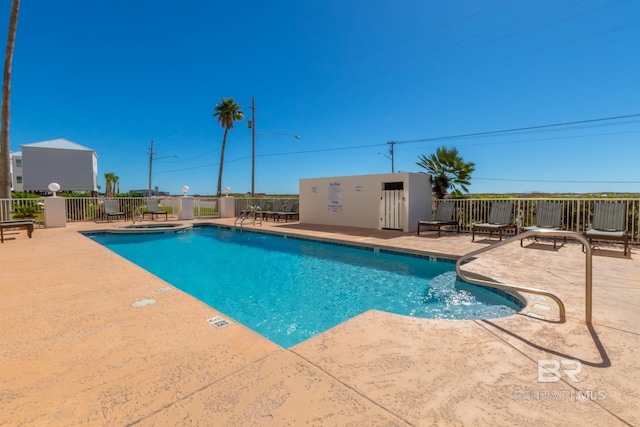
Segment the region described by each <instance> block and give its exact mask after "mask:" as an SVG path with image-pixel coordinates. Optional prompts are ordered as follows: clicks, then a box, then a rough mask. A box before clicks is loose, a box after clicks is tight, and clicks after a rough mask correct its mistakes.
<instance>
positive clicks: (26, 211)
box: [0, 197, 220, 222]
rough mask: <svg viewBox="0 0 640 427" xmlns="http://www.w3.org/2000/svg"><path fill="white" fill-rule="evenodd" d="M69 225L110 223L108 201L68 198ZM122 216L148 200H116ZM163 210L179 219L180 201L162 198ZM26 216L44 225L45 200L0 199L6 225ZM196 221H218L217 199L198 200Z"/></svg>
mask: <svg viewBox="0 0 640 427" xmlns="http://www.w3.org/2000/svg"><path fill="white" fill-rule="evenodd" d="M64 199H65V202H66V212H67V221H69V222H74V221H102V220H105V221H106V216H105V212H104V201H105V199H106V198H105V197H65V198H64ZM113 199H115V200H117V201H118V206H119V209H120V211H122V212H131V213H133V212H134V210H136V209H137V208H143V207H144V206H145V205H146V200H147V199H145V198H144V197H115V198H113ZM157 199H158V201H159V208H160V210H164V211H166V212H167V214H168V216H169V217H174V218H177V217H178V209H179V204H180V197H158V198H157ZM23 216H27V217H32V218H34V219H35V220H36V222H43V218H44V202H43V200H42V199H36V198H28V199H0V220H2V221H6V220H10V219H16V218H20V217H23ZM192 216H193V217H195V218H217V217H219V216H220V212H219V210H218V198H217V197H200V198H194V211H193V215H192Z"/></svg>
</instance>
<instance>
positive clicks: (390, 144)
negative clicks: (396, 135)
mask: <svg viewBox="0 0 640 427" xmlns="http://www.w3.org/2000/svg"><path fill="white" fill-rule="evenodd" d="M387 144H389V154H391V157H389V156H387V155H386V154H384V153H380V152H379V153H378V154H380V155H381V156H385V157H386V158H387V159H389V160H391V173H395V167H394V165H393V146H394V145H396V144H397V142H395V141H391V142H387Z"/></svg>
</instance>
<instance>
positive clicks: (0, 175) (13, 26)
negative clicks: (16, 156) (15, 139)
mask: <svg viewBox="0 0 640 427" xmlns="http://www.w3.org/2000/svg"><path fill="white" fill-rule="evenodd" d="M19 10H20V0H12V2H11V14H10V16H9V33H8V34H7V47H6V50H5V52H4V77H3V80H2V113H1V115H2V117H1V118H0V199H10V198H11V172H10V171H11V168H10V166H11V158H10V155H9V147H10V145H11V144H10V143H9V119H10V117H11V110H10V108H9V100H10V98H11V64H12V62H13V48H14V46H15V44H16V30H17V28H18V11H19Z"/></svg>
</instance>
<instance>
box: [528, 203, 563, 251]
mask: <svg viewBox="0 0 640 427" xmlns="http://www.w3.org/2000/svg"><path fill="white" fill-rule="evenodd" d="M563 206H564V204H563V203H553V202H539V203H538V204H537V205H536V224H535V225H531V226H528V227H524V228H523V229H522V231H538V230H559V229H560V228H561V227H562V208H563ZM522 240H523V239H520V246H522ZM536 240H537V238H536ZM556 240H557V237H556V236H553V249H556ZM564 240H565V242H566V241H567V238H566V237H565V239H564Z"/></svg>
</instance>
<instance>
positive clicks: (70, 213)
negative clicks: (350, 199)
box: [0, 196, 640, 244]
mask: <svg viewBox="0 0 640 427" xmlns="http://www.w3.org/2000/svg"><path fill="white" fill-rule="evenodd" d="M115 199H116V200H118V203H119V206H120V208H121V210H122V212H133V211H134V210H135V209H136V208H142V207H144V205H145V204H146V199H145V198H143V197H117V198H115ZM157 199H158V200H159V205H160V209H162V210H165V211H166V212H167V213H168V215H169V216H171V217H177V216H178V209H179V203H180V197H175V196H172V197H159V198H157ZM65 200H66V209H67V221H70V222H71V221H98V220H106V217H105V213H104V200H105V198H104V197H70V198H66V199H65ZM278 200H279V201H281V202H284V201H286V200H288V199H275V198H248V197H247V198H236V199H235V209H236V213H239V212H241V211H242V210H246V209H249V208H250V207H252V206H260V207H261V208H262V209H263V210H265V209H268V208H269V206H271V205H273V204H274V203H276V201H278ZM296 200H297V199H296ZM440 201H441V200H436V201H434V211H435V208H436V206H437V204H438V203H439V202H440ZM452 201H453V202H455V211H456V219H457V220H458V222H459V223H460V229H461V231H467V232H470V231H471V227H472V225H473V224H474V223H478V222H485V221H486V220H487V218H488V216H489V210H490V209H491V204H492V203H493V202H499V201H501V202H503V201H511V202H513V204H514V221H515V222H516V224H518V227H519V228H521V227H526V226H529V225H534V224H535V212H536V205H537V204H538V203H540V202H554V203H562V205H563V208H562V224H563V228H564V229H565V230H568V231H576V232H583V231H586V230H587V229H588V228H589V225H590V224H591V220H592V215H593V208H594V204H595V203H622V204H624V205H625V212H626V218H627V231H628V232H629V234H630V242H631V243H636V244H637V243H640V198H616V199H614V198H570V197H567V198H526V199H525V198H522V199H521V198H492V199H484V198H483V199H471V198H469V199H452ZM43 211H44V203H43V200H42V199H37V198H28V199H0V220H8V219H11V218H16V217H19V216H20V215H22V214H29V213H31V214H32V217H35V219H36V221H38V222H41V221H42V218H43ZM193 216H194V217H195V218H218V217H220V210H219V199H218V198H217V197H194V211H193ZM425 219H426V218H425Z"/></svg>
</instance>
